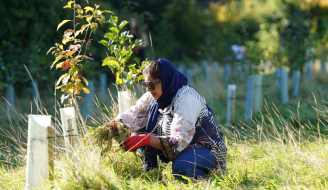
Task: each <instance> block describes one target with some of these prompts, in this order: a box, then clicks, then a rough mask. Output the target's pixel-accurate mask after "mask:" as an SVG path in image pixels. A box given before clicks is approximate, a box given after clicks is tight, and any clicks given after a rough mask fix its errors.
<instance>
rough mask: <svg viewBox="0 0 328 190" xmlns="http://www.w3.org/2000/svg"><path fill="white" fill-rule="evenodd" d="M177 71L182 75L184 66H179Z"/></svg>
mask: <svg viewBox="0 0 328 190" xmlns="http://www.w3.org/2000/svg"><path fill="white" fill-rule="evenodd" d="M178 70H179V71H180V72H181V73H184V66H183V65H179V67H178Z"/></svg>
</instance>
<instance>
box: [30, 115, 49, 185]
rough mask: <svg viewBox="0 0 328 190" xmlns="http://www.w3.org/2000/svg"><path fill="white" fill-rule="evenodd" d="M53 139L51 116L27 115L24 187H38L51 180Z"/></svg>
mask: <svg viewBox="0 0 328 190" xmlns="http://www.w3.org/2000/svg"><path fill="white" fill-rule="evenodd" d="M53 171H54V170H53V139H52V129H51V116H47V115H29V116H28V137H27V161H26V188H27V189H33V188H39V187H41V185H42V184H43V183H44V182H45V180H46V179H47V178H49V180H53Z"/></svg>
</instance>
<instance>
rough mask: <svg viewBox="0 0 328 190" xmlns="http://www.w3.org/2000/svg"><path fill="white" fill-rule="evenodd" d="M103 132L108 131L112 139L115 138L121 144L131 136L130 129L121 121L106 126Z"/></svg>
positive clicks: (113, 121)
mask: <svg viewBox="0 0 328 190" xmlns="http://www.w3.org/2000/svg"><path fill="white" fill-rule="evenodd" d="M103 131H108V132H109V136H110V138H114V139H115V140H116V141H117V142H118V143H120V144H121V143H122V141H123V140H124V139H126V138H127V137H129V136H130V131H129V129H128V128H127V127H125V126H124V123H121V122H119V120H112V121H111V122H110V123H108V124H106V125H105V126H104V128H103Z"/></svg>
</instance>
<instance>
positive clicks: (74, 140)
mask: <svg viewBox="0 0 328 190" xmlns="http://www.w3.org/2000/svg"><path fill="white" fill-rule="evenodd" d="M60 116H61V122H62V130H63V136H64V141H65V147H66V153H67V156H68V157H70V154H72V153H74V152H77V151H78V150H79V148H80V146H81V142H80V138H79V131H78V128H77V123H76V116H75V109H74V107H67V108H61V109H60Z"/></svg>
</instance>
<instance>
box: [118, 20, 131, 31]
mask: <svg viewBox="0 0 328 190" xmlns="http://www.w3.org/2000/svg"><path fill="white" fill-rule="evenodd" d="M127 24H129V22H128V21H126V20H124V21H122V22H121V24H120V25H119V26H118V28H119V30H121V29H122V28H123V27H124V26H125V25H127Z"/></svg>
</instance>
